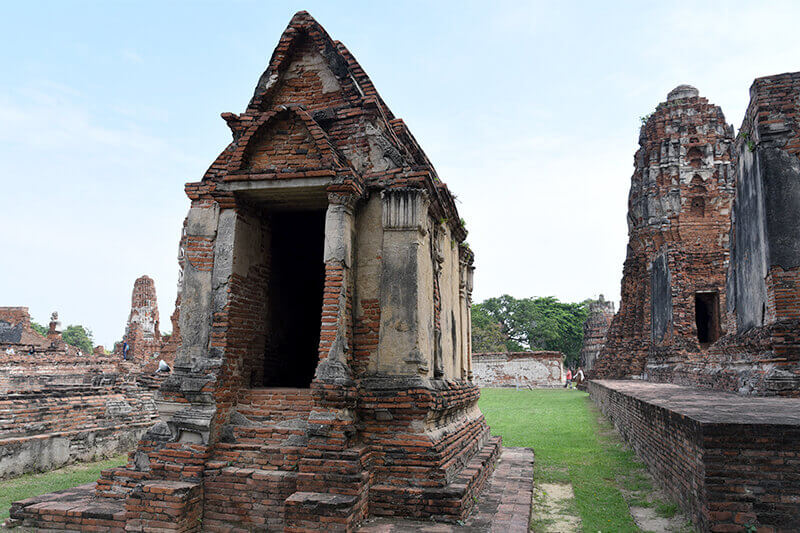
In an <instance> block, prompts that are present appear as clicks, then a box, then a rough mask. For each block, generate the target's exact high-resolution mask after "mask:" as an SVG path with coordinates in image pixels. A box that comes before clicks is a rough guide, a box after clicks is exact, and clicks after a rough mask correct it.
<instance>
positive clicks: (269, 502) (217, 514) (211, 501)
mask: <svg viewBox="0 0 800 533" xmlns="http://www.w3.org/2000/svg"><path fill="white" fill-rule="evenodd" d="M296 490H297V473H296V472H286V471H282V470H265V469H260V468H236V467H229V466H222V465H221V464H220V463H219V462H218V461H210V462H209V463H207V464H206V471H205V482H204V491H205V492H204V494H205V506H204V512H203V529H204V530H210V531H217V530H224V531H239V530H242V531H282V530H283V508H284V501H285V500H286V498H287V497H288V496H290V495H291V494H293V493H294V492H295V491H296Z"/></svg>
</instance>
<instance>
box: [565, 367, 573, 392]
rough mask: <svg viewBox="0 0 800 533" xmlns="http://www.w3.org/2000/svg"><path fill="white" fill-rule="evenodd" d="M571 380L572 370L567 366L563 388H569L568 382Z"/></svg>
mask: <svg viewBox="0 0 800 533" xmlns="http://www.w3.org/2000/svg"><path fill="white" fill-rule="evenodd" d="M571 381H572V370H570V369H569V368H568V369H567V381H566V383H564V388H565V389H568V388H569V384H570V382H571Z"/></svg>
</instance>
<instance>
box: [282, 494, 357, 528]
mask: <svg viewBox="0 0 800 533" xmlns="http://www.w3.org/2000/svg"><path fill="white" fill-rule="evenodd" d="M358 504H359V498H358V497H357V496H352V495H345V494H334V493H330V492H295V493H294V494H292V495H291V496H289V497H288V498H287V499H286V505H285V517H286V527H285V529H284V531H286V532H290V533H295V532H298V533H299V532H305V531H315V530H317V529H319V527H320V524H321V523H324V524H325V530H326V531H352V528H353V525H354V523H355V522H356V521H357V519H358V518H357V515H358Z"/></svg>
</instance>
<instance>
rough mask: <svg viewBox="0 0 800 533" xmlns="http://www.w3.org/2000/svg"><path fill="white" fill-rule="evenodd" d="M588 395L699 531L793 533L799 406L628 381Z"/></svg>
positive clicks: (600, 384) (598, 384)
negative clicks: (754, 529)
mask: <svg viewBox="0 0 800 533" xmlns="http://www.w3.org/2000/svg"><path fill="white" fill-rule="evenodd" d="M588 390H589V393H590V394H591V397H592V399H593V400H594V402H595V403H596V404H597V405H598V406H599V408H600V409H601V410H602V412H603V413H604V414H605V415H606V416H608V417H609V418H610V419H611V420H612V421H613V423H614V425H615V426H616V428H617V429H618V430H619V432H620V433H621V434H622V436H623V437H624V438H625V440H626V441H627V442H628V443H629V444H630V445H631V447H632V448H633V449H634V451H635V452H636V454H637V455H638V456H639V458H641V460H642V461H644V462H645V464H646V465H647V467H648V469H649V470H650V472H651V473H652V474H653V476H654V477H655V479H656V480H657V481H658V482H659V483H660V484H661V485H662V486H663V488H664V489H665V490H666V491H667V492H668V493H669V494H670V496H671V497H672V498H674V499H675V501H677V502H678V503H679V504H680V506H681V508H682V509H683V510H684V511H685V512H686V513H687V514H689V515H690V516H691V517H692V519H693V521H694V522H695V524H696V525H697V526H698V527H699V528H700V529H701V530H703V531H714V532H726V531H744V528H745V527H746V526H747V525H754V526H758V527H759V529H758V531H763V532H777V531H797V530H799V529H800V475H798V471H800V400H795V399H787V398H746V397H741V396H737V395H735V394H729V393H717V392H709V391H701V390H698V389H691V388H688V387H680V386H677V385H668V384H661V383H647V382H636V381H594V380H593V381H590V382H589V383H588Z"/></svg>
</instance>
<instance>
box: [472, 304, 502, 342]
mask: <svg viewBox="0 0 800 533" xmlns="http://www.w3.org/2000/svg"><path fill="white" fill-rule="evenodd" d="M506 350H507V347H506V336H505V335H504V334H503V326H502V325H501V324H500V322H498V321H497V320H495V319H494V318H492V317H491V316H490V315H489V313H487V312H486V311H485V310H484V309H483V308H481V307H480V306H479V305H473V306H472V351H473V352H476V353H484V352H505V351H506Z"/></svg>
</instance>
